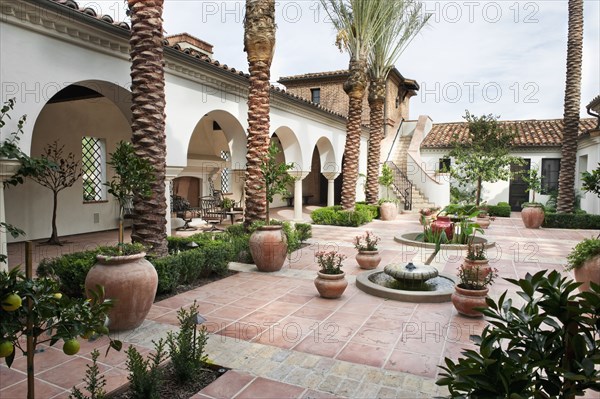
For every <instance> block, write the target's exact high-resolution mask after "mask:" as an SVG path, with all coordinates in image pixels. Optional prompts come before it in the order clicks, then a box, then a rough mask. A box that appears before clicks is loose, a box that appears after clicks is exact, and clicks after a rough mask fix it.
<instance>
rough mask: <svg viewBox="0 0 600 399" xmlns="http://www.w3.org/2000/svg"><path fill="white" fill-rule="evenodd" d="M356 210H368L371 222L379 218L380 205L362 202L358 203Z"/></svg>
mask: <svg viewBox="0 0 600 399" xmlns="http://www.w3.org/2000/svg"><path fill="white" fill-rule="evenodd" d="M380 202H381V201H380ZM356 208H357V209H358V208H366V209H367V210H368V211H369V213H370V214H371V216H372V218H371V220H372V219H378V218H379V215H380V214H379V205H369V204H367V203H366V202H362V201H360V202H357V203H356Z"/></svg>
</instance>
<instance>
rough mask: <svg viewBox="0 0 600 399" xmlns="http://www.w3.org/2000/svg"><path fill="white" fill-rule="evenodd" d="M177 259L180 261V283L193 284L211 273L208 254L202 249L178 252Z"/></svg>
mask: <svg viewBox="0 0 600 399" xmlns="http://www.w3.org/2000/svg"><path fill="white" fill-rule="evenodd" d="M175 261H176V262H177V263H178V268H179V283H180V284H191V283H193V282H194V281H196V280H198V279H199V278H202V277H207V276H209V275H210V274H211V270H210V268H208V267H206V263H207V262H206V254H205V252H204V251H203V250H201V249H193V250H189V251H184V252H181V253H178V254H177V255H175Z"/></svg>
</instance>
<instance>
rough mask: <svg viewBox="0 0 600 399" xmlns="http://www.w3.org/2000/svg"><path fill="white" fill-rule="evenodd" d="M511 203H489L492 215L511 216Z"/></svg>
mask: <svg viewBox="0 0 600 399" xmlns="http://www.w3.org/2000/svg"><path fill="white" fill-rule="evenodd" d="M510 212H511V209H510V205H509V204H508V202H499V203H498V204H497V205H488V213H489V215H490V216H500V217H510Z"/></svg>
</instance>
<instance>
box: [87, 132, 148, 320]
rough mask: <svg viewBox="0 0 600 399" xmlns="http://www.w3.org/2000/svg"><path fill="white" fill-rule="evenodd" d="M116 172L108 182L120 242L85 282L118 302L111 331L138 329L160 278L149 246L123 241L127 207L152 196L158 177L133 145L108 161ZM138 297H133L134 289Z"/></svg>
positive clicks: (111, 315)
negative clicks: (137, 198)
mask: <svg viewBox="0 0 600 399" xmlns="http://www.w3.org/2000/svg"><path fill="white" fill-rule="evenodd" d="M108 164H109V165H110V166H112V168H113V169H114V171H115V175H114V177H113V179H112V180H111V181H110V182H108V183H106V186H108V192H109V193H110V194H112V195H113V196H114V197H115V198H116V199H117V200H118V202H119V243H118V245H117V246H116V247H112V248H111V247H108V248H106V247H103V249H102V251H101V253H99V254H98V255H97V257H96V258H97V263H96V264H95V265H94V267H92V269H90V271H89V272H88V275H87V276H86V279H85V289H86V292H89V291H90V290H91V289H93V288H94V287H96V286H97V285H101V286H103V287H104V288H105V291H106V297H107V298H111V299H115V306H114V307H113V308H112V309H111V310H110V313H109V316H108V318H109V327H110V328H111V330H115V331H121V330H130V329H133V328H136V327H138V326H139V325H140V324H142V322H143V321H144V319H145V318H146V315H147V314H148V312H149V311H150V308H151V307H152V303H153V302H154V296H155V295H156V288H157V286H158V275H157V273H156V270H155V269H154V266H152V264H151V263H150V262H149V261H148V260H147V259H146V258H145V256H146V253H145V247H144V246H143V245H141V244H139V243H134V244H125V243H124V242H123V220H124V216H125V208H126V207H128V206H130V204H131V201H132V199H133V198H134V196H136V195H137V196H141V197H144V196H149V195H151V191H150V190H151V188H150V187H151V186H150V184H151V182H152V180H153V179H154V178H155V177H154V172H153V168H152V165H151V164H150V162H149V161H148V160H147V159H145V158H140V157H138V156H137V155H135V152H134V149H133V145H132V144H131V143H128V142H125V141H121V142H119V144H118V145H117V148H116V149H115V152H113V153H112V154H110V161H109V162H108ZM132 289H134V290H135V295H131V290H132Z"/></svg>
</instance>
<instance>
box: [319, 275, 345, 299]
mask: <svg viewBox="0 0 600 399" xmlns="http://www.w3.org/2000/svg"><path fill="white" fill-rule="evenodd" d="M317 274H318V276H317V278H316V279H315V287H317V291H319V295H321V296H322V297H323V298H327V299H336V298H339V297H341V296H342V294H343V293H344V291H345V290H346V287H347V286H348V282H347V281H346V278H345V277H346V273H344V272H342V273H341V274H325V273H321V272H317Z"/></svg>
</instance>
